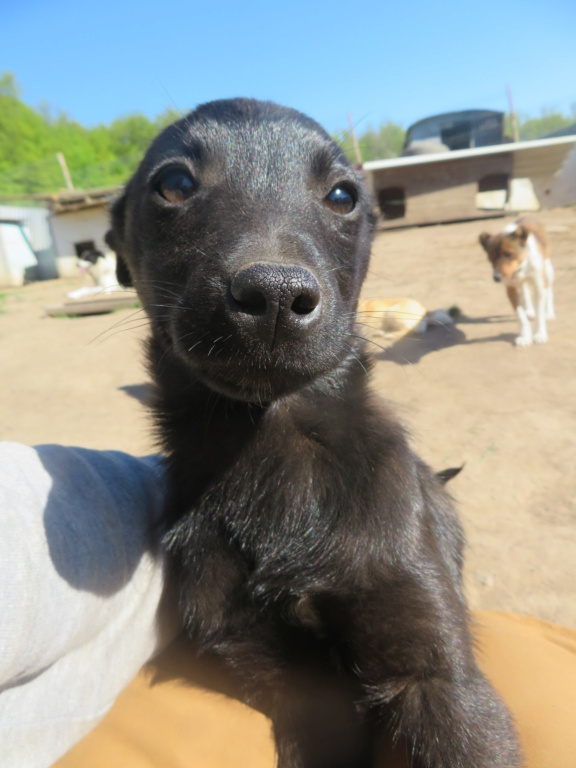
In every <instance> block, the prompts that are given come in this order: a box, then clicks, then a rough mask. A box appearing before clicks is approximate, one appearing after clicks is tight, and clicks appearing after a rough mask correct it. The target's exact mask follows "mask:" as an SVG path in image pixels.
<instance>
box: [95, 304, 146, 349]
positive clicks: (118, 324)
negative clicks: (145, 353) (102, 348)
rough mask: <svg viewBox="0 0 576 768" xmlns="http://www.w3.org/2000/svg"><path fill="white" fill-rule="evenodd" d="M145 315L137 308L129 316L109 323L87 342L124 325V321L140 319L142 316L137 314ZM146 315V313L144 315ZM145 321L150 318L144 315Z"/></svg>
mask: <svg viewBox="0 0 576 768" xmlns="http://www.w3.org/2000/svg"><path fill="white" fill-rule="evenodd" d="M142 314H144V315H145V310H144V309H137V310H136V311H135V312H132V313H131V314H130V316H129V317H123V318H122V319H120V320H118V321H117V322H116V323H114V324H113V325H111V326H110V327H109V328H107V329H106V330H105V331H102V332H101V333H99V334H98V335H97V336H94V338H93V339H92V340H91V341H90V342H89V344H93V343H95V342H96V341H98V340H99V339H100V338H101V337H102V336H105V335H106V334H107V333H109V332H110V331H112V330H114V329H115V328H118V327H119V326H122V325H124V324H125V323H129V322H131V321H132V320H133V319H137V320H138V321H140V320H141V319H142V318H141V317H138V315H142ZM145 316H146V315H145ZM146 322H147V323H149V322H150V319H149V318H148V317H147V316H146Z"/></svg>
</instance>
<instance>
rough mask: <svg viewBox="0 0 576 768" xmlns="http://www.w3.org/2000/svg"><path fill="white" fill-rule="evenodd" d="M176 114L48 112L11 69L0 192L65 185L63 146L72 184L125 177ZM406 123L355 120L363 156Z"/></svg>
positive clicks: (383, 152) (556, 125) (348, 139)
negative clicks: (80, 118) (102, 118)
mask: <svg viewBox="0 0 576 768" xmlns="http://www.w3.org/2000/svg"><path fill="white" fill-rule="evenodd" d="M179 117H181V115H180V113H179V112H178V111H177V110H175V109H167V110H166V111H165V112H163V113H162V114H160V115H158V116H157V117H156V118H154V119H153V120H150V119H149V118H148V117H146V116H145V115H142V114H140V113H134V114H130V115H126V116H124V117H119V118H117V119H116V120H113V121H112V122H111V123H110V124H109V125H97V126H95V127H92V128H86V127H85V126H83V125H81V124H80V123H78V122H76V121H75V120H71V119H70V118H69V117H68V116H67V115H66V114H65V113H64V112H58V113H57V114H53V112H52V110H51V109H50V107H49V106H48V105H46V104H43V105H40V106H39V107H38V108H37V109H33V108H32V107H29V106H28V105H26V104H25V103H24V102H23V101H22V99H21V91H20V88H19V86H18V83H17V81H16V79H15V77H14V75H13V74H12V73H10V72H4V73H3V74H2V76H0V195H4V196H9V195H14V196H24V195H33V194H50V193H54V192H58V191H59V190H61V189H62V188H63V187H64V178H63V175H62V171H61V168H60V166H59V164H58V162H57V159H56V155H57V153H58V152H62V153H63V154H64V155H65V158H66V164H67V166H68V169H69V171H70V176H71V178H72V182H73V184H74V186H75V187H76V188H77V189H93V188H95V187H106V186H113V185H116V184H123V183H124V182H125V181H126V180H127V179H128V178H129V177H130V175H131V174H132V173H133V172H134V171H135V169H136V167H137V165H138V163H139V161H140V159H141V158H142V155H143V153H144V152H145V150H146V148H147V147H148V145H149V144H150V142H151V141H152V139H153V138H154V136H155V135H156V134H157V133H158V132H159V131H160V130H161V129H162V128H164V127H165V126H167V125H169V124H170V123H171V122H173V121H174V120H176V119H178V118H179ZM574 122H576V104H574V105H573V107H572V114H571V115H564V114H561V113H559V112H557V111H555V110H542V113H541V115H540V116H539V117H530V116H528V115H518V125H519V133H520V138H521V139H533V138H539V137H540V136H543V135H546V134H548V133H551V132H553V131H556V130H558V129H560V128H564V127H566V126H568V125H570V124H572V123H574ZM404 135H405V129H404V127H403V126H402V125H400V124H399V123H396V122H393V121H391V120H389V121H388V122H386V123H384V124H383V125H380V126H379V127H377V128H375V127H373V126H371V125H368V126H366V127H365V128H362V127H361V126H360V127H358V128H357V140H358V146H359V149H360V153H361V158H362V160H363V161H364V162H366V161H368V160H381V159H385V158H388V157H396V156H398V155H399V154H400V153H401V151H402V146H403V143H404ZM334 138H335V139H336V141H338V143H339V144H340V145H341V146H342V148H343V149H344V151H345V152H346V154H347V155H348V156H349V157H350V159H351V160H352V162H356V161H357V155H356V151H355V147H354V144H353V141H352V136H351V135H350V132H349V131H345V130H342V131H338V132H336V133H335V134H334Z"/></svg>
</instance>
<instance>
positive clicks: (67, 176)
mask: <svg viewBox="0 0 576 768" xmlns="http://www.w3.org/2000/svg"><path fill="white" fill-rule="evenodd" d="M56 160H58V163H59V165H60V169H61V171H62V175H63V176H64V181H65V182H66V189H70V190H72V189H74V184H72V178H71V177H70V171H69V170H68V166H67V165H66V158H65V157H64V155H63V153H62V152H56Z"/></svg>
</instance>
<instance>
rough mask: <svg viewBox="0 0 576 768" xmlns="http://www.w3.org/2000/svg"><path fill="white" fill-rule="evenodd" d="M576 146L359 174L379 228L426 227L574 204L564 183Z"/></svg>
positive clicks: (558, 143)
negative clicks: (380, 224)
mask: <svg viewBox="0 0 576 768" xmlns="http://www.w3.org/2000/svg"><path fill="white" fill-rule="evenodd" d="M575 147H576V136H563V137H557V138H549V139H538V140H536V141H522V142H510V143H506V144H497V145H493V146H484V147H474V148H472V149H460V150H454V151H442V152H434V153H430V154H420V155H414V156H411V157H396V158H392V159H389V160H375V161H371V162H367V163H364V165H363V169H364V171H365V173H366V175H367V177H368V181H369V184H370V186H371V188H372V191H373V194H374V198H375V201H376V203H377V205H378V208H379V209H380V212H381V214H382V220H383V226H384V227H387V228H388V227H398V226H408V225H418V224H432V223H438V222H448V221H458V220H466V219H476V218H478V219H479V218H484V217H488V216H494V215H498V214H499V213H500V214H501V215H504V213H506V212H510V211H517V210H523V211H525V210H538V208H540V207H552V206H553V205H569V204H571V203H574V202H576V188H575V187H576V184H572V186H571V187H570V185H566V184H565V183H564V182H563V181H562V180H563V179H564V176H565V174H566V172H568V173H569V174H570V172H571V171H570V169H571V168H572V167H573V165H572V159H573V157H574V155H573V153H574V151H575ZM567 168H568V171H566V169H567ZM561 182H562V184H563V186H562V184H561ZM561 186H562V190H563V191H562V193H561V190H560V187H561ZM565 188H566V189H565Z"/></svg>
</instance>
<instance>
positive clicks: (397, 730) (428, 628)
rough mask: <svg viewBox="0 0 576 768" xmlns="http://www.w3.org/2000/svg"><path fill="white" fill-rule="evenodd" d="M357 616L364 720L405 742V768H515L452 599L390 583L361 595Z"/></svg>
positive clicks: (509, 735)
mask: <svg viewBox="0 0 576 768" xmlns="http://www.w3.org/2000/svg"><path fill="white" fill-rule="evenodd" d="M427 579H428V576H427ZM443 591H444V593H445V594H444V595H442V592H443ZM394 595H396V597H394ZM391 596H392V597H391ZM439 597H440V601H441V602H443V603H444V605H443V606H441V605H439V602H440V601H439ZM358 611H359V612H360V611H361V614H357V616H360V615H361V616H363V618H356V619H355V618H354V615H353V614H349V630H350V631H351V633H352V635H351V636H350V635H349V643H350V648H351V651H350V652H351V661H352V663H353V664H354V667H355V668H356V669H357V670H358V673H359V675H360V677H361V680H362V683H363V686H364V690H365V697H366V700H367V702H368V703H369V707H370V711H371V719H372V720H373V721H375V722H379V723H387V724H390V725H391V726H392V728H393V732H394V734H395V736H396V737H397V738H400V737H403V738H405V739H406V741H407V742H408V744H409V746H410V751H411V754H412V764H411V765H412V768H519V766H520V765H521V758H520V753H519V748H518V743H517V739H516V734H515V731H514V727H513V725H512V721H511V718H510V716H509V714H508V712H507V710H506V708H505V706H504V704H503V703H502V701H501V700H500V698H499V697H498V695H497V694H496V692H495V691H494V690H493V689H492V687H491V686H490V684H489V682H488V681H487V680H486V678H485V677H484V676H483V675H482V673H481V672H480V670H479V669H478V667H477V665H476V662H475V660H474V657H473V653H472V643H471V638H470V635H469V633H468V629H467V626H466V616H465V612H464V610H463V606H462V604H461V603H459V599H458V598H457V596H456V595H453V596H451V595H449V594H448V595H447V594H446V590H445V585H443V584H441V583H436V584H433V585H432V588H431V589H430V590H429V588H428V587H424V588H422V587H421V585H418V584H417V583H416V582H412V583H409V582H405V583H404V584H401V583H396V584H393V585H392V584H391V585H390V588H387V589H386V590H382V591H379V592H378V594H373V595H372V596H365V595H364V596H363V599H362V600H360V601H359V604H358ZM347 623H348V622H347Z"/></svg>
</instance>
